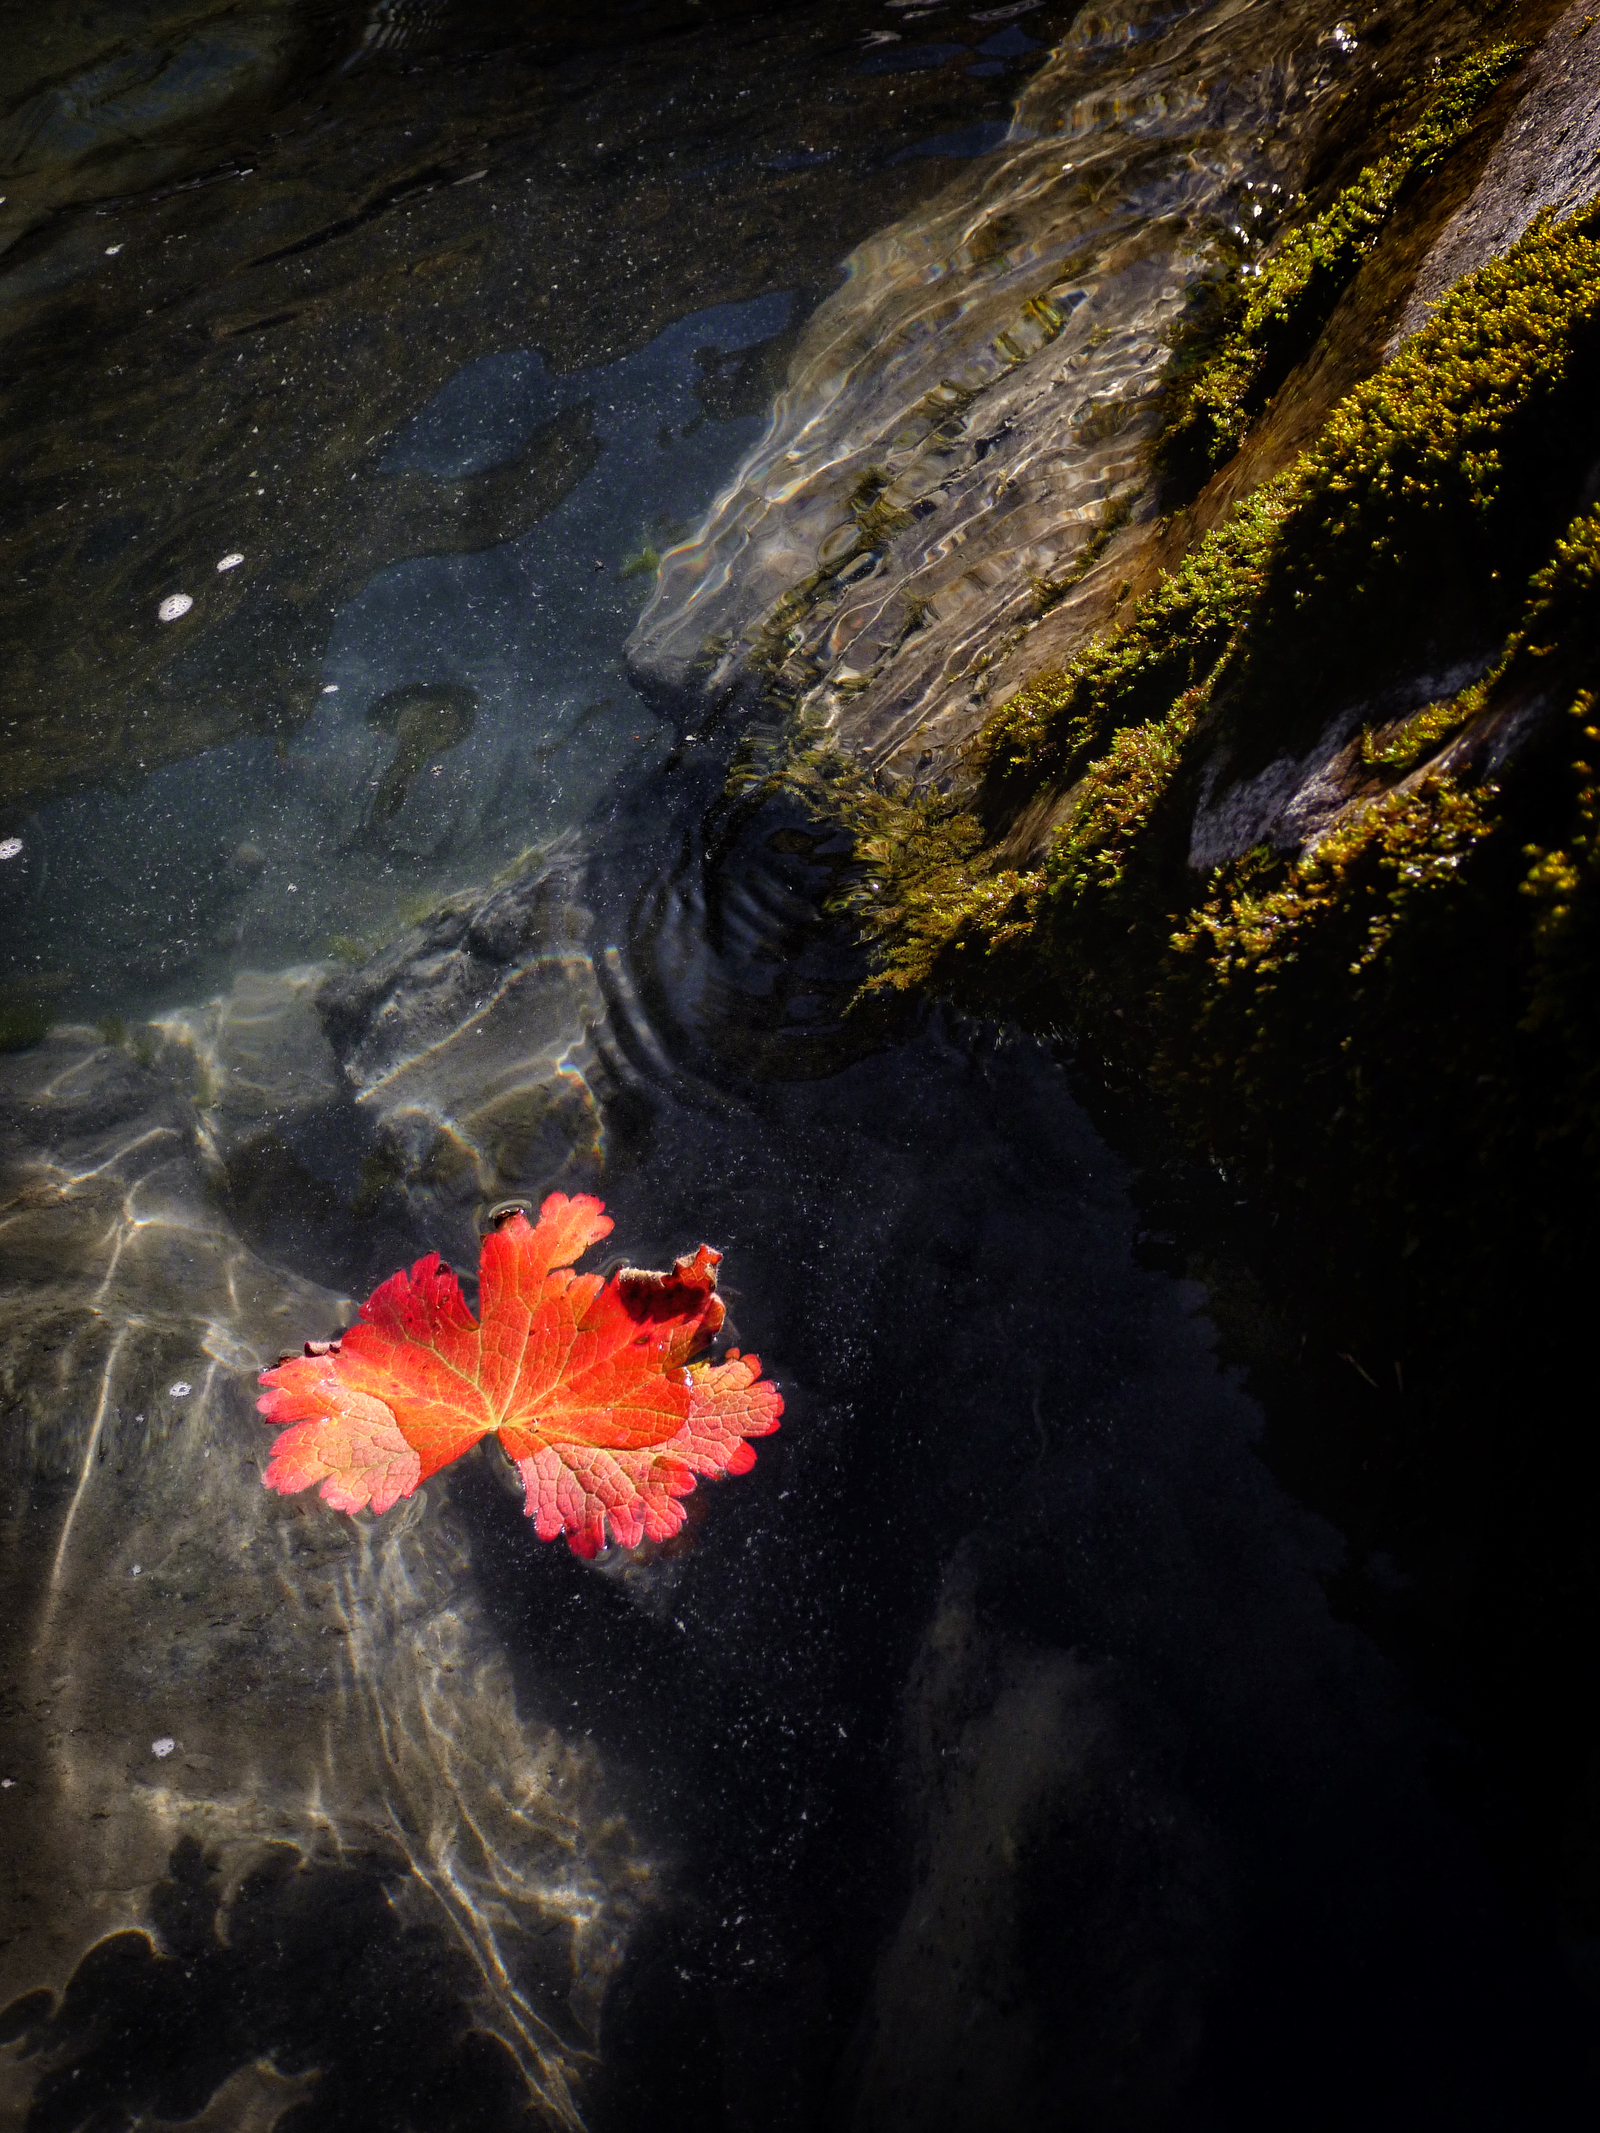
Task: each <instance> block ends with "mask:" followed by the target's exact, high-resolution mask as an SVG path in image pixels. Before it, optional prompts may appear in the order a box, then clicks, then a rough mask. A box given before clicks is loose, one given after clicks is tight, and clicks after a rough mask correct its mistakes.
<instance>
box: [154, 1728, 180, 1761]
mask: <svg viewBox="0 0 1600 2133" xmlns="http://www.w3.org/2000/svg"><path fill="white" fill-rule="evenodd" d="M177 1745H178V1743H177V1742H176V1741H175V1740H174V1739H173V1737H172V1735H171V1734H170V1733H163V1734H162V1736H161V1738H160V1739H159V1740H153V1741H152V1742H151V1743H150V1753H151V1754H152V1755H153V1756H155V1758H156V1759H157V1761H158V1762H163V1763H164V1762H165V1761H166V1759H167V1757H168V1756H169V1755H170V1754H171V1753H172V1751H173V1749H174V1748H176V1747H177Z"/></svg>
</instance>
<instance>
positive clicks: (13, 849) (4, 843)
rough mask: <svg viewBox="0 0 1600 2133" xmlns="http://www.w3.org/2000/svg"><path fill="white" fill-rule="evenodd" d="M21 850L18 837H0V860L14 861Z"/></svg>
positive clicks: (20, 842) (20, 841)
mask: <svg viewBox="0 0 1600 2133" xmlns="http://www.w3.org/2000/svg"><path fill="white" fill-rule="evenodd" d="M21 850H22V839H21V838H20V837H0V859H15V858H16V857H17V855H18V853H19V852H20V851H21Z"/></svg>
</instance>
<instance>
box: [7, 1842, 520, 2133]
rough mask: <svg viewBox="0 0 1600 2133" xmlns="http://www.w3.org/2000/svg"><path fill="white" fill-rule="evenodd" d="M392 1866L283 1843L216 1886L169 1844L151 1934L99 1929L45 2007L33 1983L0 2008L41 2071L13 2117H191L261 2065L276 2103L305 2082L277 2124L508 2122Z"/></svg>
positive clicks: (511, 2084) (505, 2076)
mask: <svg viewBox="0 0 1600 2133" xmlns="http://www.w3.org/2000/svg"><path fill="white" fill-rule="evenodd" d="M405 1872H406V1868H405V1863H404V1861H403V1860H399V1859H396V1860H393V1861H388V1862H384V1861H375V1862H351V1863H349V1864H346V1865H341V1866H327V1865H320V1866H311V1865H307V1864H305V1863H304V1862H302V1861H301V1859H300V1858H299V1856H298V1855H297V1854H296V1853H295V1852H294V1851H293V1850H292V1849H290V1848H288V1847H284V1848H283V1849H281V1850H280V1851H278V1852H277V1853H275V1854H272V1855H270V1856H269V1857H268V1858H267V1859H266V1860H264V1861H263V1862H262V1863H261V1864H260V1865H259V1866H257V1867H256V1868H255V1869H254V1870H253V1871H252V1872H251V1873H250V1874H249V1875H248V1876H247V1877H246V1878H245V1880H244V1881H243V1882H242V1883H241V1884H240V1885H239V1887H237V1888H236V1889H233V1890H231V1891H227V1892H225V1891H224V1889H223V1886H222V1882H221V1879H220V1877H219V1875H218V1872H217V1862H216V1861H215V1860H214V1859H207V1858H206V1857H205V1855H204V1854H203V1853H202V1851H201V1848H200V1846H199V1844H198V1843H197V1842H196V1840H195V1839H194V1838H193V1837H184V1838H182V1839H180V1840H179V1842H178V1844H177V1845H176V1846H175V1848H174V1850H173V1853H172V1857H171V1859H170V1861H169V1862H168V1871H167V1878H166V1879H165V1880H164V1881H161V1882H159V1883H158V1884H157V1885H156V1887H155V1888H154V1889H153V1890H152V1891H151V1895H150V1904H149V1917H150V1924H151V1927H152V1928H153V1930H154V1936H155V1938H154V1939H153V1940H152V1938H151V1937H150V1936H149V1935H147V1934H144V1933H137V1932H127V1933H116V1934H113V1935H112V1936H111V1937H110V1939H108V1940H103V1941H101V1942H100V1943H99V1945H98V1946H97V1947H96V1948H95V1949H94V1950H93V1951H92V1953H91V1954H90V1955H89V1956H88V1957H86V1959H85V1960H84V1962H83V1963H82V1965H81V1966H80V1967H79V1969H78V1971H77V1972H76V1973H75V1975H74V1977H73V1979H72V1982H71V1983H70V1984H69V1985H68V1987H67V1990H66V1992H65V1993H64V1994H63V1995H62V1998H61V2001H60V2004H59V2005H55V2004H54V2003H53V2001H52V1997H51V1995H50V1994H49V1993H41V1994H35V1995H32V1996H31V1997H30V1999H29V2000H25V2001H18V2002H16V2003H14V2004H13V2006H12V2007H10V2008H9V2009H7V2011H6V2013H5V2014H4V2016H0V2036H3V2037H4V2038H5V2041H7V2042H8V2043H11V2042H15V2043H18V2044H19V2045H20V2049H21V2053H22V2055H23V2057H24V2058H34V2059H37V2061H38V2062H39V2065H40V2074H39V2081H38V2087H37V2089H36V2091H35V2094H34V2100H33V2104H32V2106H31V2108H30V2110H29V2113H28V2121H27V2122H28V2126H29V2128H30V2129H34V2128H37V2129H39V2133H55V2129H57V2128H71V2127H78V2126H84V2125H95V2126H101V2125H109V2124H118V2125H126V2124H129V2123H131V2122H132V2121H133V2119H134V2118H135V2117H142V2116H143V2114H145V2113H149V2114H150V2116H151V2117H152V2118H154V2119H157V2120H177V2121H180V2122H182V2121H185V2120H191V2119H193V2118H195V2117H197V2116H198V2115H199V2114H200V2113H201V2112H202V2111H203V2110H204V2109H205V2107H206V2106H207V2105H208V2104H209V2103H210V2102H211V2101H212V2099H213V2097H214V2096H215V2095H216V2094H217V2092H218V2091H219V2090H220V2089H222V2087H223V2086H224V2084H225V2083H226V2082H227V2080H228V2078H229V2076H230V2075H232V2074H234V2073H236V2072H237V2071H238V2070H239V2069H240V2068H242V2067H252V2066H253V2065H254V2064H255V2063H256V2062H257V2061H263V2060H265V2061H269V2062H270V2064H271V2067H272V2069H273V2071H274V2073H275V2074H276V2075H277V2076H278V2077H280V2080H281V2088H280V2093H279V2097H278V2099H277V2101H278V2102H279V2104H280V2106H281V2105H282V2103H283V2101H284V2097H285V2095H286V2094H288V2095H292V2091H293V2088H294V2086H295V2085H296V2084H297V2083H300V2084H303V2085H304V2086H306V2087H308V2089H309V2093H308V2094H307V2095H306V2096H305V2097H304V2098H303V2100H301V2101H298V2102H290V2103H289V2107H288V2108H286V2109H283V2110H282V2115H281V2116H277V2117H275V2119H274V2120H273V2123H275V2124H276V2125H277V2126H278V2127H279V2128H281V2129H282V2133H366V2129H368V2128H371V2129H372V2133H378V2129H379V2128H388V2127H394V2128H400V2127H407V2128H409V2127H415V2128H417V2129H418V2133H422V2129H424V2128H429V2127H440V2128H449V2129H451V2133H454V2129H456V2128H462V2129H465V2128H468V2127H471V2128H474V2129H477V2128H482V2129H483V2133H491V2129H494V2128H499V2127H506V2128H510V2127H513V2126H521V2125H525V2124H526V2123H527V2117H526V2104H527V2095H526V2090H525V2088H524V2086H523V2082H522V2077H521V2075H520V2073H519V2071H518V2069H517V2065H516V2062H515V2060H514V2059H513V2058H512V2057H511V2055H510V2054H509V2053H508V2052H507V2051H506V2050H505V2048H504V2046H503V2045H501V2044H500V2043H499V2041H498V2040H497V2039H496V2038H493V2037H489V2036H486V2035H485V2034H483V2032H481V2031H478V2030H475V2029H474V2028H473V2027H472V2023H471V2019H470V2016H469V2015H468V2014H467V2012H466V2005H467V2002H468V2000H469V1998H470V1994H471V1991H472V1987H473V1984H474V1982H475V1981H474V1979H473V1976H472V1966H471V1963H470V1961H469V1960H468V1958H467V1957H466V1955H465V1953H464V1952H463V1951H462V1949H461V1948H460V1947H459V1946H458V1945H453V1944H451V1943H450V1942H448V1941H447V1940H446V1939H445V1938H444V1937H443V1936H442V1935H440V1934H438V1933H437V1932H429V1931H428V1930H427V1929H425V1928H419V1927H416V1926H409V1927H408V1926H406V1925H404V1924H403V1923H402V1922H401V1920H400V1918H399V1917H398V1916H397V1914H396V1911H395V1908H394V1906H393V1904H392V1903H391V1902H390V1901H389V1900H388V1896H387V1893H386V1888H385V1883H386V1882H388V1883H389V1884H393V1883H394V1882H396V1881H399V1880H402V1879H403V1878H404V1875H405ZM307 2076H315V2077H316V2078H315V2080H314V2082H306V2079H305V2077H307ZM146 2122H148V2121H146Z"/></svg>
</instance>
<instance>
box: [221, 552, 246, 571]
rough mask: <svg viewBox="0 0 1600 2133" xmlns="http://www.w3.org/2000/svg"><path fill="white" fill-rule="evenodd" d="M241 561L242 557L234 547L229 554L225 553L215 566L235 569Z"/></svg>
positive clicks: (222, 568) (223, 568)
mask: <svg viewBox="0 0 1600 2133" xmlns="http://www.w3.org/2000/svg"><path fill="white" fill-rule="evenodd" d="M243 561H244V557H243V556H242V555H241V554H240V553H239V551H238V549H237V548H236V549H235V550H234V551H233V553H232V554H231V555H225V556H224V557H223V558H222V560H221V561H220V562H219V563H218V565H217V568H218V570H237V569H238V567H239V565H240V564H241V563H242V562H243Z"/></svg>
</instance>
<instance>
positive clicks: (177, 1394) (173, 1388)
mask: <svg viewBox="0 0 1600 2133" xmlns="http://www.w3.org/2000/svg"><path fill="white" fill-rule="evenodd" d="M167 1390H168V1392H169V1393H171V1395H172V1397H173V1398H174V1399H175V1400H187V1399H188V1397H189V1395H190V1393H191V1392H193V1391H194V1387H193V1386H192V1385H191V1384H190V1383H189V1381H188V1379H187V1378H179V1380H178V1382H177V1384H176V1385H169V1386H168V1387H167Z"/></svg>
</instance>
